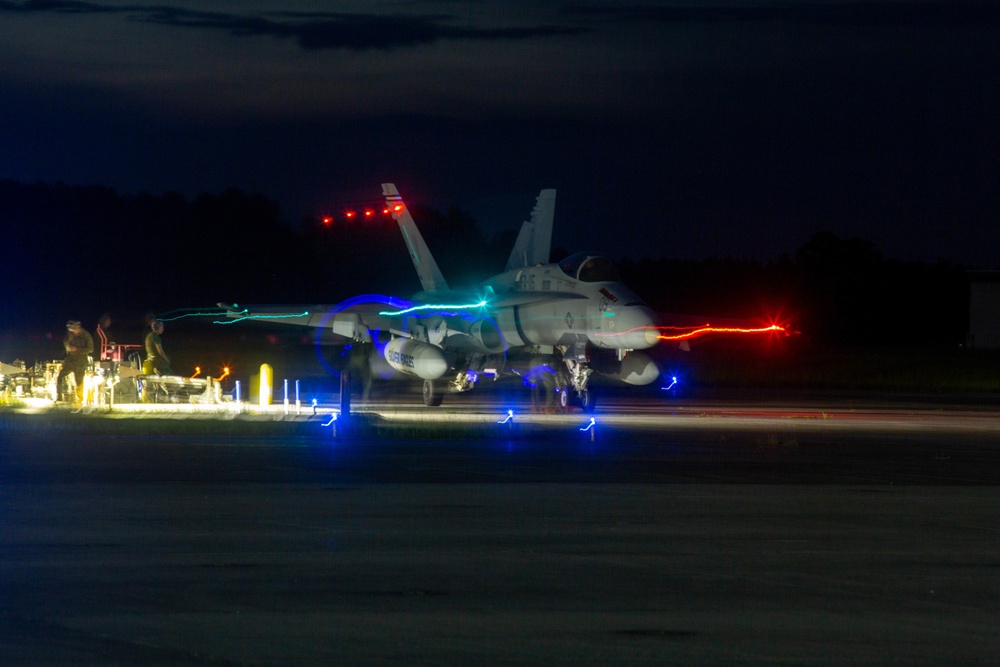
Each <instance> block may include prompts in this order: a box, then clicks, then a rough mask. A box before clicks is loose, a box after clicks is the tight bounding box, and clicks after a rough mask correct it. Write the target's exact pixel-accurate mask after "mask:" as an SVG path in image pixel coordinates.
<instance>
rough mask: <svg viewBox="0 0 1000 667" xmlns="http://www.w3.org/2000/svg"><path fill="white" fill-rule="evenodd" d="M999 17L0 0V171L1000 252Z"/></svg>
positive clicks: (582, 225) (657, 244) (595, 236)
mask: <svg viewBox="0 0 1000 667" xmlns="http://www.w3.org/2000/svg"><path fill="white" fill-rule="evenodd" d="M998 44H1000V5H997V4H994V3H971V2H960V1H958V2H954V1H945V2H930V3H927V2H905V1H904V2H834V1H826V2H789V3H770V2H736V1H734V2H721V1H720V2H711V3H710V2H693V1H689V2H661V3H657V2H642V1H641V0H638V1H637V2H635V3H631V4H628V5H623V4H622V3H617V2H614V3H613V2H586V3H573V2H567V3H559V2H555V3H552V2H508V1H500V0H483V1H482V2H472V3H470V2H465V1H462V2H381V3H374V2H320V1H318V0H281V1H280V2H279V1H277V0H247V1H243V2H219V1H213V0H197V1H196V2H194V1H191V2H172V1H171V0H157V2H155V3H153V2H149V3H147V2H142V1H140V0H125V1H117V0H105V1H100V0H99V1H95V2H69V1H59V0H46V1H36V2H31V1H28V2H10V1H8V2H3V1H0V179H13V180H16V181H20V182H24V183H32V182H35V181H44V182H49V183H54V182H57V181H63V182H65V183H68V184H73V185H91V184H100V185H106V186H110V187H112V188H115V189H116V190H117V191H118V192H119V193H122V194H129V193H138V192H142V191H145V192H150V193H152V194H163V193H165V192H169V191H178V192H181V193H183V194H185V195H186V196H189V197H193V196H195V195H197V194H198V193H201V192H220V191H222V190H224V189H225V188H228V187H231V186H235V187H238V188H241V189H243V190H245V191H247V192H251V193H260V194H263V195H266V196H267V197H269V198H271V199H273V200H275V201H276V202H278V203H279V204H280V206H281V210H282V212H283V215H284V216H285V217H286V218H287V219H288V220H289V221H290V222H297V221H299V220H300V219H302V217H303V216H304V215H307V214H314V215H320V214H324V213H330V212H333V213H335V212H336V211H337V210H338V209H339V208H342V207H344V206H347V205H350V204H353V203H355V202H358V201H363V200H365V199H371V198H377V197H378V195H379V193H380V190H379V183H381V182H383V181H394V182H395V183H396V184H397V185H398V187H399V189H400V191H401V192H402V193H403V195H404V197H405V198H407V199H408V200H411V201H413V202H414V203H420V204H425V205H430V206H435V207H438V208H440V209H442V210H443V209H446V208H448V207H451V206H457V207H459V208H461V209H463V210H465V211H468V212H469V213H471V214H472V215H473V216H474V217H475V218H476V220H477V221H478V222H479V224H480V226H481V227H482V228H483V229H484V231H486V232H487V233H493V232H495V231H499V230H500V229H503V228H514V227H517V226H519V224H520V222H521V221H522V220H523V219H525V217H526V215H527V213H528V211H529V210H530V208H531V206H532V205H533V203H534V197H535V195H536V194H537V192H538V190H540V189H541V188H547V187H554V188H557V189H558V192H559V194H558V197H559V199H558V203H557V208H556V237H555V239H554V242H555V244H556V245H557V246H563V247H565V248H567V249H569V250H579V249H595V250H599V251H603V252H605V253H607V254H609V255H611V256H613V257H621V256H632V257H639V256H663V257H676V258H692V259H697V258H704V257H712V256H720V257H721V256H736V257H755V258H758V259H764V260H766V259H770V258H776V257H778V256H779V255H781V254H782V253H794V252H795V250H796V249H797V248H798V247H800V246H801V245H802V244H803V243H804V242H805V241H807V240H808V239H809V238H810V237H811V236H812V235H813V234H814V233H815V232H817V231H821V230H829V231H832V232H834V233H836V234H838V235H840V236H842V237H845V238H846V237H854V236H858V237H861V238H863V239H866V240H868V241H871V242H873V243H875V244H876V245H877V246H878V247H880V248H881V249H882V250H883V252H884V253H885V255H886V256H887V257H891V258H898V259H915V260H925V261H935V260H937V259H939V258H940V259H946V260H949V261H951V262H957V263H964V264H970V265H976V266H984V267H1000V224H998V222H1000V188H998V177H1000V48H998V46H997V45H998Z"/></svg>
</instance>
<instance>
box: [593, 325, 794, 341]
mask: <svg viewBox="0 0 1000 667" xmlns="http://www.w3.org/2000/svg"><path fill="white" fill-rule="evenodd" d="M643 329H657V330H661V331H662V330H664V329H671V330H674V331H683V333H679V334H665V333H660V334H658V335H657V339H658V340H668V341H673V340H690V339H692V338H698V337H699V336H705V335H707V334H713V333H716V334H747V335H755V334H763V333H783V334H785V335H786V336H788V335H791V332H790V331H789V329H788V327H786V326H783V325H781V324H772V325H770V326H767V327H756V328H742V327H713V326H712V325H711V324H705V325H703V326H700V327H669V326H660V327H633V328H631V329H627V330H625V331H616V332H615V333H598V334H594V335H595V336H597V337H599V338H612V337H614V336H624V335H625V334H628V333H632V332H634V331H641V330H643Z"/></svg>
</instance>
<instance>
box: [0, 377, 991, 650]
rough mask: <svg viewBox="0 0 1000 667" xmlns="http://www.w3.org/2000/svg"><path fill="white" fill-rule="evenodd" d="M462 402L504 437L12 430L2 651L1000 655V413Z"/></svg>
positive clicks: (848, 404) (388, 407)
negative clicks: (550, 410) (576, 408)
mask: <svg viewBox="0 0 1000 667" xmlns="http://www.w3.org/2000/svg"><path fill="white" fill-rule="evenodd" d="M456 399H457V400H454V401H449V402H447V403H446V404H445V406H444V408H445V410H442V411H440V412H439V413H438V414H437V417H439V418H440V417H444V418H445V419H446V420H450V421H453V422H455V423H462V422H465V423H468V422H469V421H475V422H480V423H482V424H489V425H490V426H488V427H487V428H492V426H496V427H497V428H496V434H495V436H492V437H491V436H488V437H474V438H473V437H449V436H448V432H447V429H444V430H442V431H441V432H439V433H438V434H437V435H438V437H436V438H427V437H419V438H413V437H406V428H405V427H403V428H401V429H399V431H400V435H399V436H398V437H394V438H388V439H355V438H347V437H339V438H334V437H332V433H331V432H330V430H329V428H324V427H322V425H321V424H322V422H321V420H320V418H321V417H322V416H323V415H318V417H317V419H316V420H315V421H309V422H306V423H305V424H304V425H303V426H302V428H301V429H299V430H297V431H296V435H293V436H287V437H282V438H273V437H268V438H264V437H255V436H252V435H250V436H194V435H189V436H177V435H172V434H171V433H170V432H164V433H162V434H157V435H152V436H151V435H142V436H132V435H127V434H121V435H107V434H104V435H97V434H94V435H86V434H78V435H74V434H72V433H67V432H65V431H62V430H60V431H59V432H52V431H49V430H46V429H45V428H43V427H39V428H37V429H31V428H22V429H19V430H17V429H15V430H13V431H12V430H11V429H7V430H6V431H0V437H2V441H0V507H2V513H3V529H2V532H0V566H2V567H0V600H2V607H0V654H2V655H3V656H4V659H3V661H4V664H51V665H65V664H74V665H126V664H128V665H133V664H143V665H176V664H185V665H216V664H226V665H288V664H340V665H343V664H347V665H351V664H357V665H360V664H366V665H370V664H386V663H389V664H408V665H454V664H468V663H473V662H475V663H480V664H489V665H494V664H496V665H521V664H541V663H545V664H567V665H569V664H573V665H579V664H590V665H598V664H600V665H608V664H612V665H614V664H621V665H625V664H630V665H631V664H657V665H661V664H831V665H832V664H838V665H839V664H844V663H846V662H855V663H858V662H861V663H877V664H886V663H900V664H944V663H946V664H957V663H963V664H995V663H996V660H997V658H998V649H997V646H1000V624H998V622H997V619H998V618H1000V602H998V600H1000V553H998V546H997V545H998V544H1000V520H998V519H1000V502H998V497H997V492H998V482H1000V454H998V452H1000V410H998V409H997V408H995V407H992V406H989V405H974V406H968V405H961V404H957V403H953V402H947V401H934V402H927V401H924V400H919V401H916V400H893V401H888V400H881V399H873V398H870V397H869V398H867V399H866V400H863V401H858V400H853V399H845V398H843V397H838V398H835V399H829V398H822V397H820V398H817V397H795V398H787V399H784V400H782V399H780V398H770V399H768V400H754V401H732V400H701V401H698V400H694V399H689V400H683V401H661V400H650V399H632V398H621V399H610V398H609V399H608V400H607V401H605V402H603V403H602V404H600V405H599V409H598V412H597V414H596V417H595V423H596V425H595V427H594V428H595V429H596V431H594V436H593V437H591V431H581V430H580V428H582V427H585V426H586V425H587V423H588V422H589V417H585V416H584V415H583V414H581V413H579V412H574V413H569V414H554V415H550V414H544V413H532V412H531V411H530V407H531V406H530V404H523V403H522V404H520V405H518V407H517V408H516V413H515V420H516V423H517V428H518V429H519V430H518V431H508V430H505V428H506V427H505V426H501V425H497V424H496V421H498V420H499V419H501V418H502V417H503V416H504V411H503V409H502V408H500V407H498V404H496V403H492V402H485V403H483V402H480V401H479V399H471V398H470V399H467V398H466V397H456ZM356 407H357V408H358V409H359V410H361V409H372V410H378V411H379V412H380V413H381V414H382V415H383V417H384V418H385V419H386V420H390V421H391V420H398V421H397V423H399V424H404V425H405V424H408V423H416V421H417V420H418V419H424V418H426V415H427V414H428V411H427V410H425V409H423V408H414V407H412V406H410V405H404V404H397V403H393V404H381V405H378V404H365V405H362V404H360V403H358V404H356ZM421 433H423V431H421Z"/></svg>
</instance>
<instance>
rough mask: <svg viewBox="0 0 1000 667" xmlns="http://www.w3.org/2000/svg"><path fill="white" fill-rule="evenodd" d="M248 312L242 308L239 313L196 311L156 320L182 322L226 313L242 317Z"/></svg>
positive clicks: (160, 317)
mask: <svg viewBox="0 0 1000 667" xmlns="http://www.w3.org/2000/svg"><path fill="white" fill-rule="evenodd" d="M170 312H171V313H176V312H178V311H176V310H172V311H170ZM248 312H250V311H249V310H247V309H246V308H244V309H243V310H240V311H233V310H218V309H216V310H210V311H196V312H193V313H185V314H183V315H174V316H173V317H166V316H164V315H160V316H159V317H157V318H156V319H158V320H160V321H161V322H174V321H176V320H183V319H184V318H186V317H219V316H220V315H225V314H227V313H232V314H234V315H242V314H244V313H248ZM168 314H169V313H168Z"/></svg>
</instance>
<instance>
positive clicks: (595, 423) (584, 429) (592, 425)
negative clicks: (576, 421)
mask: <svg viewBox="0 0 1000 667" xmlns="http://www.w3.org/2000/svg"><path fill="white" fill-rule="evenodd" d="M595 426H597V420H596V419H594V418H593V417H591V418H590V423H589V424H587V425H586V426H584V427H583V428H581V429H580V430H581V431H583V432H584V433H586V432H587V431H589V430H590V429H592V428H594V427H595Z"/></svg>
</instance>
